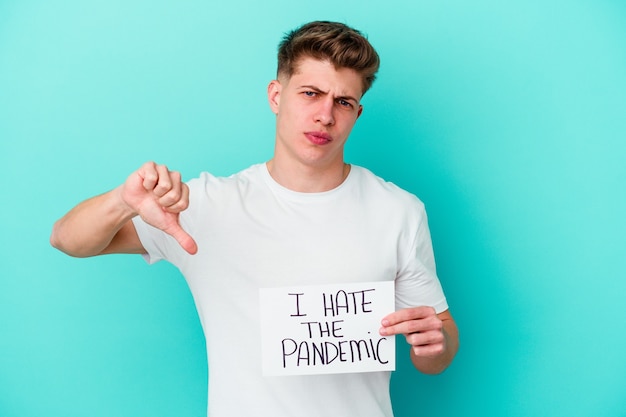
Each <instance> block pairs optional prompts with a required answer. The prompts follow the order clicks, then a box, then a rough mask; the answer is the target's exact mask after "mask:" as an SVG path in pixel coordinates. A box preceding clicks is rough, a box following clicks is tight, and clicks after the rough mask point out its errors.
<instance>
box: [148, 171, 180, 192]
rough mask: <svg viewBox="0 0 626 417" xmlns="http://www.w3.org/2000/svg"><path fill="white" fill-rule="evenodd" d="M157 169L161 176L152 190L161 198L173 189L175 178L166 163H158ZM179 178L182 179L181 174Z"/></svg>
mask: <svg viewBox="0 0 626 417" xmlns="http://www.w3.org/2000/svg"><path fill="white" fill-rule="evenodd" d="M156 171H157V175H158V176H159V178H158V181H157V182H156V185H155V186H154V189H153V190H152V192H153V193H154V195H156V196H157V197H159V198H160V197H163V196H164V195H165V194H166V193H167V192H169V191H170V190H171V189H172V183H173V178H172V176H171V173H170V171H169V170H168V169H167V166H165V165H157V166H156ZM178 180H179V181H180V175H179V176H178Z"/></svg>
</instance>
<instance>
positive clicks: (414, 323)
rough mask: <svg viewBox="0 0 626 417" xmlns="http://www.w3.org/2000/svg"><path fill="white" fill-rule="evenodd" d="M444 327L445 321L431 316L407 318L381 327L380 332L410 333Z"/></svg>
mask: <svg viewBox="0 0 626 417" xmlns="http://www.w3.org/2000/svg"><path fill="white" fill-rule="evenodd" d="M442 328H443V322H442V321H441V320H440V319H439V318H438V317H437V316H430V317H426V318H420V319H415V320H407V321H403V322H401V323H398V324H395V325H393V326H383V327H382V328H381V329H380V334H381V335H384V336H387V335H394V334H405V335H406V334H410V333H420V332H428V331H431V330H435V331H440V330H441V329H442Z"/></svg>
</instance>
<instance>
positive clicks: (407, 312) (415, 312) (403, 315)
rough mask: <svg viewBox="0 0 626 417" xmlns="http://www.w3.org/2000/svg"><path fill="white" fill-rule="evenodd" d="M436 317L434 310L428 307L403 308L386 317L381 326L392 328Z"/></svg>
mask: <svg viewBox="0 0 626 417" xmlns="http://www.w3.org/2000/svg"><path fill="white" fill-rule="evenodd" d="M434 315H436V312H435V309H434V308H432V307H429V306H421V307H411V308H403V309H402V310H398V311H395V312H393V313H391V314H389V315H387V316H386V317H385V318H383V320H382V325H383V326H393V325H396V324H398V323H402V322H405V321H409V320H416V319H421V318H425V317H429V316H434Z"/></svg>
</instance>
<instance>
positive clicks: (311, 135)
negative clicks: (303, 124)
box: [304, 132, 333, 145]
mask: <svg viewBox="0 0 626 417" xmlns="http://www.w3.org/2000/svg"><path fill="white" fill-rule="evenodd" d="M304 136H306V138H307V139H308V140H309V142H311V143H313V144H314V145H325V144H327V143H330V142H332V140H333V138H332V137H331V136H330V135H329V134H328V133H326V132H306V133H305V134H304Z"/></svg>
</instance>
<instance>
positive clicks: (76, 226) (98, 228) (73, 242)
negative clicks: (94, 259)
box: [50, 189, 136, 257]
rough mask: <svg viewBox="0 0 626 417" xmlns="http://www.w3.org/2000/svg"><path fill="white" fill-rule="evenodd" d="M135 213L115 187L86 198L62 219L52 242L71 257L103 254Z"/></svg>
mask: <svg viewBox="0 0 626 417" xmlns="http://www.w3.org/2000/svg"><path fill="white" fill-rule="evenodd" d="M135 215H136V214H135V213H134V212H133V211H132V209H130V207H128V206H127V205H125V204H124V203H123V201H122V200H121V198H120V197H119V189H115V190H112V191H109V192H108V193H105V194H102V195H99V196H96V197H93V198H90V199H89V200H86V201H83V202H82V203H80V204H78V205H77V206H76V207H74V208H73V209H72V210H70V211H69V212H68V213H67V214H66V215H65V216H63V217H62V218H61V219H59V220H58V221H57V222H56V223H55V224H54V227H53V229H52V235H51V236H50V243H51V244H52V246H54V247H55V248H57V249H59V250H61V251H62V252H65V253H66V254H68V255H71V256H76V257H87V256H94V255H99V254H101V253H103V251H104V250H105V249H106V248H107V247H108V246H109V244H110V243H111V241H112V240H113V239H114V237H115V236H116V234H117V233H118V231H119V230H120V229H121V228H122V227H123V226H124V225H125V224H126V223H127V222H128V221H129V220H130V219H131V218H132V217H134V216H135Z"/></svg>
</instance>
